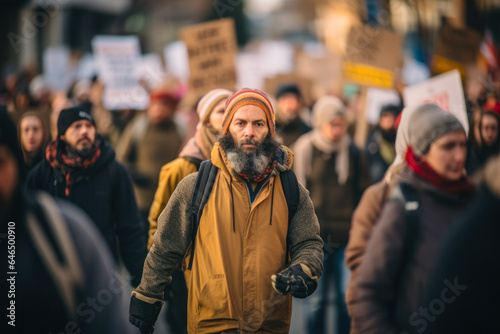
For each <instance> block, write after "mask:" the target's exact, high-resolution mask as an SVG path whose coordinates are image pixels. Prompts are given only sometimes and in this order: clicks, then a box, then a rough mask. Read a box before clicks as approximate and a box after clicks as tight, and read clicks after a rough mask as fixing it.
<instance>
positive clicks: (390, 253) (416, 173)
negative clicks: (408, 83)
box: [352, 104, 475, 334]
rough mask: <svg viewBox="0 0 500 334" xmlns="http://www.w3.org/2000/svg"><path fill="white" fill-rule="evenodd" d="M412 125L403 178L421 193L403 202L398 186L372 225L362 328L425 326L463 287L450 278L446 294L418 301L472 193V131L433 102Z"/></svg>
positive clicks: (355, 312) (359, 286)
mask: <svg viewBox="0 0 500 334" xmlns="http://www.w3.org/2000/svg"><path fill="white" fill-rule="evenodd" d="M410 124H411V126H410V128H409V133H408V136H409V146H408V149H407V152H406V155H405V160H406V164H407V168H406V170H404V171H403V182H404V183H405V185H406V187H407V188H408V187H410V189H413V190H414V192H415V193H416V194H417V198H418V200H417V201H416V203H411V202H410V201H405V200H404V197H403V196H402V187H396V188H395V189H394V190H393V193H392V196H391V200H389V201H388V202H387V203H386V204H385V206H384V208H383V211H382V213H381V215H380V218H379V222H378V223H377V225H376V226H375V228H374V230H373V234H372V236H371V238H370V240H369V242H368V246H367V249H366V255H365V257H364V259H363V261H362V263H361V265H360V267H359V270H358V274H357V277H356V281H355V289H356V294H357V297H358V298H357V300H356V301H355V302H354V304H353V305H352V316H353V318H354V321H355V322H356V324H357V328H358V329H359V332H360V333H383V334H389V333H400V332H402V331H403V332H407V333H409V332H414V331H415V332H419V333H422V332H424V331H425V328H426V327H427V325H428V324H429V322H432V321H435V319H436V317H438V316H439V315H440V314H441V313H442V312H443V308H445V305H446V302H447V301H450V300H451V298H452V297H453V296H455V295H453V291H455V292H456V291H457V288H456V286H459V282H458V283H457V282H448V283H449V285H450V287H448V290H446V293H444V294H443V300H442V301H441V300H440V301H439V302H435V303H432V305H420V303H419V297H420V296H421V294H422V292H423V291H424V289H425V285H426V280H427V275H428V272H429V268H430V266H431V264H432V260H433V258H434V256H435V254H436V253H437V250H438V247H439V244H440V243H441V241H442V239H443V237H444V235H445V234H446V232H447V231H448V230H449V228H450V227H451V226H452V224H453V222H454V221H456V220H457V218H459V217H460V215H461V214H462V212H463V210H464V209H465V208H466V206H467V204H468V203H469V202H470V201H471V199H472V197H473V195H474V191H475V187H474V185H473V184H472V183H471V181H470V180H469V179H468V178H467V176H466V175H465V172H464V164H465V160H466V153H467V152H466V141H467V137H466V135H465V131H464V128H463V126H462V125H461V124H460V122H459V121H458V120H457V118H455V117H454V116H453V115H451V114H450V113H447V112H445V111H443V110H441V109H439V107H438V106H437V105H435V104H423V105H421V106H420V107H418V108H417V109H416V110H415V112H414V114H413V115H412V116H411V120H410ZM410 208H413V209H416V210H415V211H414V213H415V212H416V218H410V217H411V216H410V214H411V213H409V211H410ZM454 284H455V285H454ZM443 288H446V285H444V286H443ZM453 289H455V290H453Z"/></svg>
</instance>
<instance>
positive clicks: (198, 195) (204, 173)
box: [187, 160, 219, 270]
mask: <svg viewBox="0 0 500 334" xmlns="http://www.w3.org/2000/svg"><path fill="white" fill-rule="evenodd" d="M218 171H219V169H218V168H217V167H215V166H214V165H213V164H212V160H206V161H203V162H202V163H201V165H200V170H199V171H198V176H197V177H196V184H195V186H194V189H193V196H192V197H191V212H190V216H191V217H190V220H191V225H192V232H191V233H192V237H191V240H192V246H191V257H190V259H189V266H188V268H187V269H188V270H191V268H192V266H193V258H194V247H195V245H196V244H195V243H196V234H197V233H198V226H199V224H200V218H201V215H202V214H203V208H204V207H205V204H207V201H208V198H209V197H210V193H211V192H212V188H213V186H214V183H215V178H216V177H217V172H218Z"/></svg>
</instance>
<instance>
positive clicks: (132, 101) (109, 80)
mask: <svg viewBox="0 0 500 334" xmlns="http://www.w3.org/2000/svg"><path fill="white" fill-rule="evenodd" d="M92 48H93V50H94V57H95V62H96V66H97V71H98V73H99V78H100V79H101V80H102V82H104V86H105V89H104V94H103V105H104V107H105V108H106V109H109V110H116V109H145V108H147V107H148V106H149V94H148V92H147V91H146V89H145V88H144V87H143V86H141V85H140V84H139V80H138V79H137V76H136V73H137V69H136V68H137V66H139V64H140V61H141V54H140V49H139V39H138V38H137V36H96V37H94V38H93V39H92Z"/></svg>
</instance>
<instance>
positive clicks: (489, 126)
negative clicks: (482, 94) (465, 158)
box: [481, 114, 499, 146]
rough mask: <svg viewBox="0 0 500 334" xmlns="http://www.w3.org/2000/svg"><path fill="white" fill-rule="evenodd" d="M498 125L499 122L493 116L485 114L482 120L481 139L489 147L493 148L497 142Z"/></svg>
mask: <svg viewBox="0 0 500 334" xmlns="http://www.w3.org/2000/svg"><path fill="white" fill-rule="evenodd" d="M498 125H499V124H498V120H497V119H496V118H495V116H493V115H488V114H485V115H483V117H482V118H481V137H482V138H483V141H484V143H485V144H486V145H487V146H491V145H493V144H494V143H495V142H496V140H497V138H498Z"/></svg>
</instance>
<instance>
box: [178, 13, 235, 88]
mask: <svg viewBox="0 0 500 334" xmlns="http://www.w3.org/2000/svg"><path fill="white" fill-rule="evenodd" d="M181 38H182V40H183V41H184V43H185V44H186V47H187V52H188V56H189V70H190V78H189V89H190V90H191V93H196V94H199V95H203V94H205V93H207V92H208V91H209V90H211V89H214V88H227V89H233V90H235V89H236V71H235V66H234V62H235V56H236V52H237V44H236V34H235V28H234V20H233V19H230V18H227V19H222V20H217V21H211V22H207V23H202V24H198V25H195V26H191V27H187V28H184V29H183V30H182V31H181Z"/></svg>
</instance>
